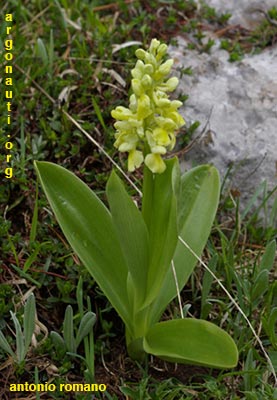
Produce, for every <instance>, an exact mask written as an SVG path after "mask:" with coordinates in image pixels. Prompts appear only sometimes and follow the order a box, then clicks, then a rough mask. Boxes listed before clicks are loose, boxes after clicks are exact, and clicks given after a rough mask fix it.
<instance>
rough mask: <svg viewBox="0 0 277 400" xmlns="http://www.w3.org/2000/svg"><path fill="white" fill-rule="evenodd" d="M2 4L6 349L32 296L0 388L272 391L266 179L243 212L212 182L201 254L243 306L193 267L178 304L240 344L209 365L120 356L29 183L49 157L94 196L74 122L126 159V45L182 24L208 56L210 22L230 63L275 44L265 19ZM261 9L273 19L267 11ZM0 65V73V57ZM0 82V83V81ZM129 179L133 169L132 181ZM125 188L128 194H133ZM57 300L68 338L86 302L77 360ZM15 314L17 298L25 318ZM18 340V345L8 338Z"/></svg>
mask: <svg viewBox="0 0 277 400" xmlns="http://www.w3.org/2000/svg"><path fill="white" fill-rule="evenodd" d="M0 11H1V12H0V15H1V24H0V31H1V38H2V40H1V42H0V46H1V50H4V40H5V23H4V21H3V16H4V15H5V14H6V13H13V17H14V22H13V25H14V29H13V33H12V38H13V40H14V48H13V54H14V62H13V68H14V69H13V80H14V84H13V91H14V100H13V102H12V124H11V126H10V127H9V128H7V126H5V124H6V122H5V121H6V113H7V112H6V104H5V102H4V100H3V97H2V101H1V104H0V109H1V113H0V115H1V128H2V131H1V137H0V142H1V154H0V158H1V175H2V182H1V186H0V210H1V213H0V241H1V242H0V243H1V244H0V245H1V252H0V273H1V274H0V328H1V331H2V332H3V336H4V337H5V338H6V341H7V342H8V344H9V345H10V347H11V349H12V350H13V351H14V352H15V353H16V349H18V348H19V347H20V346H23V345H24V343H25V345H27V344H28V343H27V342H28V340H26V336H28V334H27V333H26V331H25V330H24V329H23V333H22V332H21V333H20V330H19V327H18V325H22V326H24V320H26V318H23V312H24V307H23V304H24V303H25V300H26V298H27V297H28V295H29V294H30V293H33V294H34V296H35V300H36V310H37V314H36V316H35V340H34V338H33V340H32V341H31V343H30V346H29V345H28V346H27V347H28V348H27V352H26V354H24V352H23V353H21V356H22V357H18V353H16V354H14V355H11V354H9V352H7V351H6V350H5V348H3V346H2V347H1V348H0V383H1V384H0V396H1V398H3V399H11V398H13V397H12V394H11V393H10V392H9V384H10V383H15V382H23V383H24V382H26V381H27V382H38V381H39V382H46V381H47V382H53V383H55V384H58V383H59V382H68V381H69V382H93V381H94V380H95V381H96V382H98V383H105V384H106V385H107V387H108V390H107V392H106V394H105V395H101V394H99V396H98V395H97V396H96V398H98V397H99V398H107V399H135V400H136V399H143V400H144V399H166V400H174V399H247V400H248V399H249V400H252V399H273V398H277V390H276V386H275V385H276V375H275V377H274V369H275V374H276V369H277V334H276V321H277V284H276V261H275V251H276V248H275V240H276V234H277V229H276V220H277V218H276V214H277V212H276V210H277V205H276V201H275V203H274V205H273V209H272V210H271V211H268V207H267V201H268V198H269V197H271V196H272V195H274V193H273V192H272V193H268V192H267V190H266V184H262V185H261V187H260V188H258V189H257V193H258V192H259V193H261V192H262V193H264V197H263V200H262V202H261V203H260V204H259V206H258V207H256V208H254V207H253V205H254V203H255V200H256V198H255V197H256V196H254V197H253V198H252V199H250V200H249V203H248V205H247V206H246V208H245V209H243V210H241V208H240V204H239V192H237V191H235V190H233V188H230V187H226V186H225V185H224V182H223V187H222V197H221V203H220V208H219V211H218V215H217V218H216V222H215V225H214V229H213V232H212V235H211V237H210V239H209V241H208V244H207V247H206V250H205V253H204V256H203V259H204V261H205V262H206V263H207V264H208V265H209V267H210V269H212V271H213V272H214V273H215V274H216V276H217V277H218V278H219V280H220V281H221V282H222V283H223V284H224V287H225V288H226V289H227V290H228V291H229V293H230V294H231V296H232V298H233V299H234V300H235V301H236V303H237V306H239V307H240V309H241V311H242V312H243V314H244V316H243V315H242V313H241V312H239V311H238V309H237V306H235V305H234V302H233V301H231V300H230V298H229V297H228V296H227V295H226V293H225V292H224V291H223V290H222V287H221V286H220V285H219V282H218V281H217V280H214V278H213V277H212V276H211V275H210V274H209V273H207V272H205V270H204V269H203V266H201V265H199V268H198V269H197V270H196V272H195V274H194V275H193V277H192V278H191V280H190V283H189V285H188V287H186V288H185V290H184V291H183V292H182V293H181V297H182V300H183V304H184V312H185V313H186V314H188V315H189V316H192V317H200V316H201V317H202V318H206V319H208V320H210V321H213V322H215V323H216V324H218V325H220V326H222V327H224V329H225V330H226V331H228V332H229V333H230V334H232V336H233V337H234V339H235V341H236V343H237V345H238V348H239V353H240V362H239V365H238V367H237V368H236V369H234V370H232V371H216V370H211V369H207V368H206V369H204V368H200V367H198V368H195V367H191V366H174V365H170V364H166V363H163V362H160V361H158V360H156V359H152V358H151V359H150V360H149V363H148V365H147V366H139V365H136V364H135V363H134V362H132V361H131V360H130V359H128V357H127V355H126V351H125V343H124V340H123V337H124V335H123V326H122V324H121V322H120V320H119V318H118V317H117V316H116V314H115V313H114V311H113V310H112V309H111V306H110V304H109V303H108V302H107V300H106V299H105V297H104V296H103V295H102V293H101V291H100V289H99V288H98V287H97V285H96V284H95V282H94V281H93V280H92V278H91V277H90V275H89V274H88V273H87V271H86V270H85V269H84V267H83V266H82V265H81V263H80V261H79V260H78V258H77V257H76V256H75V255H74V254H73V253H72V251H71V249H70V248H69V246H68V244H67V243H66V241H65V239H64V237H63V235H62V233H61V231H60V229H59V227H58V225H57V223H56V221H55V218H54V217H53V214H52V212H51V210H50V208H49V205H48V203H47V201H46V199H45V197H44V195H43V193H42V190H41V188H40V187H39V186H38V185H37V178H36V176H35V174H34V167H33V161H34V160H48V161H53V162H56V163H59V164H60V165H63V166H65V167H67V168H68V169H69V170H71V171H72V172H74V173H75V174H76V175H78V176H79V177H80V178H82V179H83V180H84V181H85V182H86V183H88V184H89V186H90V187H91V188H92V189H93V190H95V191H96V193H97V194H98V195H99V196H100V197H102V198H103V194H104V188H105V184H106V180H107V177H108V175H109V172H110V171H111V168H112V164H111V162H110V160H109V158H108V157H107V155H103V153H101V151H99V149H98V148H97V146H96V145H95V144H94V143H92V142H91V141H90V140H89V139H88V137H87V136H86V134H85V133H84V130H85V132H88V133H89V135H91V137H93V138H94V140H95V141H97V142H98V143H99V144H100V145H101V146H103V148H104V149H105V151H106V152H107V154H108V156H110V157H112V158H113V159H114V160H115V161H116V162H117V163H118V164H119V165H120V166H121V167H122V168H125V158H124V157H122V156H119V154H118V153H117V152H116V149H115V148H114V147H113V135H114V129H113V126H112V124H113V121H112V119H111V116H110V111H111V109H113V108H114V107H115V106H116V105H119V104H125V103H126V101H127V98H128V89H129V80H130V68H132V67H133V65H134V60H135V58H134V50H135V49H136V48H137V46H138V45H139V43H137V44H136V43H130V42H140V43H142V45H147V44H148V43H149V42H150V40H151V38H153V37H157V38H158V39H160V40H162V41H164V42H166V43H172V44H176V36H177V35H178V34H180V35H185V36H186V38H187V39H188V40H189V41H190V45H189V47H190V48H191V49H194V50H196V51H206V52H209V51H210V49H211V47H212V46H213V44H214V42H213V41H212V40H210V39H207V38H206V37H205V31H207V30H210V31H213V32H214V33H215V34H216V33H217V32H220V38H221V40H222V47H223V48H225V49H226V50H227V51H229V53H230V61H233V62H234V61H237V60H240V59H241V57H243V54H244V52H246V51H248V52H249V51H250V52H256V51H262V49H263V48H264V47H266V46H271V45H274V43H276V35H277V28H276V26H275V25H274V24H271V23H270V21H269V19H268V18H266V17H265V19H264V21H263V22H262V24H261V25H260V26H259V27H258V29H256V30H255V31H246V30H243V29H239V28H237V30H236V31H234V30H232V29H230V27H229V25H228V19H229V17H230V15H227V14H225V15H217V14H216V12H215V10H214V9H212V8H210V7H209V6H207V5H205V4H204V3H203V4H202V6H201V7H200V8H199V7H197V6H196V4H195V2H194V1H193V0H187V1H184V0H182V1H181V0H178V1H174V2H171V1H162V0H160V1H157V0H155V1H135V0H134V1H132V0H126V1H123V0H122V1H116V2H109V1H90V0H85V1H81V0H72V1H69V0H52V1H45V0H10V1H9V2H4V4H2V5H1V8H0ZM268 15H269V16H270V19H271V20H277V11H276V9H274V8H273V9H272V10H270V12H269V14H268ZM1 62H2V65H1V71H2V74H1V75H2V77H3V71H4V63H3V57H1ZM184 73H189V74H191V73H193V71H192V70H191V69H190V68H189V66H187V65H186V66H183V68H182V69H180V70H178V71H177V70H176V74H177V76H179V77H181V76H182V74H184ZM1 85H2V89H3V86H4V85H3V81H2V83H1ZM2 91H3V90H2ZM188 96H189V93H183V94H182V96H181V99H182V100H183V101H185V100H186V99H187V97H188ZM184 115H185V111H184ZM197 128H198V124H195V125H193V126H189V127H186V128H185V129H183V130H182V131H180V132H179V134H178V143H179V148H178V154H180V156H181V155H182V153H183V152H185V151H186V146H189V145H190V143H191V136H192V134H193V132H194V131H195V130H196V129H197ZM7 129H9V130H10V131H11V133H12V141H13V143H14V148H13V150H12V155H13V159H12V166H13V170H14V176H13V178H12V179H10V180H8V179H5V178H4V173H3V171H4V168H5V157H6V155H5V150H3V144H4V143H5V140H6V136H5V132H6V130H7ZM198 129H200V130H201V127H200V128H198ZM140 180H141V174H140V172H137V174H136V184H137V185H138V187H140ZM130 192H131V193H132V188H130ZM133 195H134V199H136V198H135V192H134V193H133ZM260 211H263V215H264V217H263V218H261V217H260V215H261V214H260ZM68 306H71V307H68ZM66 309H67V310H71V311H72V321H73V322H72V324H73V330H74V332H75V334H76V332H77V329H78V327H79V326H80V323H81V320H82V317H83V315H84V313H85V312H87V311H92V312H94V313H95V314H96V317H97V318H96V322H95V325H94V328H93V332H94V334H93V335H94V337H92V334H90V335H89V336H88V337H87V338H85V339H84V340H82V341H81V343H80V346H78V348H77V349H76V348H75V349H73V350H75V351H74V352H75V353H76V352H77V356H76V354H75V355H72V354H69V352H70V346H69V347H68V346H67V344H66V337H65V336H63V331H64V332H68V329H69V328H68V327H69V326H70V323H71V322H70V321H71V320H70V315H71V314H70V313H71V311H67V317H66V319H65V321H64V317H65V312H66ZM10 312H12V313H14V314H13V315H14V316H15V315H16V316H17V318H16V319H17V321H18V325H16V324H15V326H14V321H15V319H14V318H13V320H12V319H11V313H10ZM26 312H28V310H27V311H26V307H25V317H26ZM29 312H30V310H29ZM179 312H180V311H179V309H178V305H177V302H176V303H173V304H172V305H171V306H170V307H169V309H168V310H167V313H166V316H165V318H170V317H171V316H172V315H174V316H177V317H178V316H179ZM245 317H247V319H248V322H247V321H246V319H245ZM249 323H250V324H251V326H252V327H253V329H254V331H255V332H256V335H254V334H253V332H252V330H251V328H250V326H249ZM50 332H56V333H60V335H61V337H63V339H64V345H62V344H61V342H58V343H59V345H57V342H55V340H53V336H55V334H54V335H53V334H50ZM24 335H25V336H24ZM22 336H24V337H25V342H24V343H21V342H20V340H19V339H18V338H19V337H22ZM2 343H3V339H2ZM26 343H27V344H26ZM92 343H94V345H92ZM55 344H56V345H55ZM188 345H189V344H188ZM88 349H89V350H90V353H88ZM71 350H72V349H71ZM71 352H72V351H71ZM92 353H94V354H95V368H94V366H93V364H92V363H91V364H90V366H89V367H90V368H88V365H86V362H85V360H86V359H87V357H88V354H90V355H91V354H92ZM269 361H271V365H270V363H269ZM21 395H22V397H20V398H24V399H25V398H26V399H33V398H36V399H39V398H41V399H49V398H54V399H59V398H63V399H64V398H68V399H71V398H72V399H75V398H76V399H91V398H92V397H91V395H85V394H77V393H76V394H73V393H71V394H64V393H59V392H56V393H54V394H49V393H36V394H34V393H26V392H25V393H22V394H21ZM51 396H52V397H51ZM65 396H67V397H65ZM101 396H102V397H101ZM14 398H17V397H14Z"/></svg>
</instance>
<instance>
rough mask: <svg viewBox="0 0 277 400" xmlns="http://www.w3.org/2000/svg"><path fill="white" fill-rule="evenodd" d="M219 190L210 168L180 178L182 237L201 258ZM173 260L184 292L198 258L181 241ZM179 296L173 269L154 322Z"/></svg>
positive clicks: (157, 304)
mask: <svg viewBox="0 0 277 400" xmlns="http://www.w3.org/2000/svg"><path fill="white" fill-rule="evenodd" d="M219 190H220V182H219V175H218V172H217V170H216V169H215V168H214V167H212V166H209V165H203V166H199V167H196V168H194V169H192V170H190V171H189V172H187V173H185V174H184V175H183V176H182V178H181V190H180V197H179V198H178V227H179V234H180V236H181V237H182V239H183V240H184V241H185V242H186V243H187V244H188V245H189V246H190V247H191V248H192V250H193V251H194V252H195V253H196V254H197V255H198V256H200V255H201V253H202V251H203V249H204V246H205V244H206V242H207V239H208V237H209V234H210V231H211V227H212V223H213V221H214V217H215V214H216V210H217V206H218V200H219ZM173 260H174V267H175V270H176V275H177V279H178V287H179V289H180V290H182V288H183V287H184V285H185V284H186V282H187V280H188V278H189V276H190V275H191V273H192V271H193V269H194V267H195V265H196V263H197V259H196V257H195V256H194V255H193V254H192V253H191V252H190V251H189V250H188V249H187V248H186V247H185V246H184V245H183V244H182V243H181V242H180V241H178V244H177V247H176V251H175V254H174V258H173ZM176 296H177V290H176V284H175V281H174V278H173V273H172V270H171V269H170V270H169V271H168V273H167V275H166V277H165V279H164V283H163V286H162V289H161V290H160V293H159V295H158V297H157V299H156V300H155V302H154V303H153V306H152V310H151V311H150V314H151V317H150V320H151V321H152V323H155V322H157V321H158V319H159V318H160V315H161V314H162V312H163V311H164V309H165V308H166V306H167V304H168V303H169V302H170V301H171V300H172V299H173V298H174V297H176Z"/></svg>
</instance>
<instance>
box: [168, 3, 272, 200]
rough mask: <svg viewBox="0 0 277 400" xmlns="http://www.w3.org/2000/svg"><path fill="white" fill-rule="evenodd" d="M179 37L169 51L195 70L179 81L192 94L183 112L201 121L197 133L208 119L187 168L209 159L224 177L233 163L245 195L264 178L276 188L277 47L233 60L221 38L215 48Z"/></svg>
mask: <svg viewBox="0 0 277 400" xmlns="http://www.w3.org/2000/svg"><path fill="white" fill-rule="evenodd" d="M216 3H217V4H220V5H221V6H222V3H228V5H230V4H231V3H233V4H234V3H236V4H237V3H238V2H237V1H230V2H221V1H216V0H214V1H212V0H211V1H210V2H209V5H210V4H211V5H212V4H216ZM239 3H243V5H244V6H245V4H246V3H250V2H249V1H241V2H239ZM275 3H276V2H275ZM222 7H223V6H222ZM222 7H221V8H222ZM237 9H238V7H237ZM237 11H238V10H237ZM177 40H178V46H177V47H170V48H169V53H170V55H171V56H172V57H173V58H174V59H175V62H176V66H183V67H189V66H191V67H192V70H193V75H192V76H189V75H184V76H183V77H182V79H181V81H180V84H179V89H178V90H179V91H180V92H181V93H182V94H188V95H189V99H188V100H187V101H186V103H185V107H184V109H183V110H182V114H183V115H184V117H185V119H186V121H187V122H188V124H191V123H192V122H194V121H200V122H201V126H200V128H198V131H197V132H196V136H197V134H199V132H200V131H201V129H203V127H204V126H205V124H206V122H207V121H208V120H209V124H208V127H207V130H206V133H205V134H204V135H203V137H202V138H201V140H198V141H196V143H195V145H194V146H193V148H192V149H191V150H190V151H189V152H188V153H186V154H185V156H184V160H183V162H182V166H183V168H184V169H185V168H187V167H191V166H192V165H193V164H195V163H197V164H199V163H207V162H208V163H212V164H214V165H215V166H216V167H217V168H218V169H219V171H220V173H221V176H222V177H224V176H225V175H226V173H227V171H228V170H229V168H230V166H233V169H232V170H233V175H232V187H234V188H236V189H238V190H239V191H240V193H241V199H242V201H244V200H245V201H246V200H247V199H250V198H251V196H252V195H253V193H254V192H255V190H256V189H257V188H258V186H260V185H261V184H262V182H263V181H267V183H268V188H269V189H273V188H274V187H275V186H276V185H277V101H276V99H277V47H276V46H275V47H274V48H270V49H266V50H264V51H263V52H262V53H261V54H256V55H246V56H245V57H244V58H243V60H242V61H241V62H239V63H230V62H229V61H228V59H229V54H228V53H227V52H226V51H225V50H222V49H220V42H219V40H218V39H216V45H215V46H214V47H213V48H212V51H211V54H206V53H201V54H200V53H199V52H198V51H196V50H189V49H188V48H187V44H188V43H187V41H186V40H185V39H184V38H181V37H178V38H177Z"/></svg>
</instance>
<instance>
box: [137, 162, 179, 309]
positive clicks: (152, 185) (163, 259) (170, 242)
mask: <svg viewBox="0 0 277 400" xmlns="http://www.w3.org/2000/svg"><path fill="white" fill-rule="evenodd" d="M147 174H148V176H147V175H146V177H145V178H144V179H146V184H145V185H144V188H143V208H142V210H143V216H144V219H145V221H146V225H147V227H148V232H149V247H150V262H149V270H148V279H147V281H148V282H147V294H148V296H147V298H148V304H149V303H150V301H152V300H153V299H154V298H155V297H156V296H157V295H158V293H159V292H160V290H161V286H162V284H163V281H164V279H165V276H166V274H167V272H168V270H169V268H170V262H171V259H172V257H173V254H174V251H175V248H176V244H177V238H178V230H177V193H176V192H177V191H178V183H179V163H178V160H177V159H176V158H173V159H170V160H167V161H166V170H165V172H163V173H162V174H155V175H154V174H151V173H150V172H149V171H148V172H147ZM147 180H148V183H147ZM146 303H147V301H146ZM145 305H147V304H145Z"/></svg>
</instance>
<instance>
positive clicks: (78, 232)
mask: <svg viewBox="0 0 277 400" xmlns="http://www.w3.org/2000/svg"><path fill="white" fill-rule="evenodd" d="M166 54H167V46H166V44H161V43H160V41H158V40H157V39H153V40H152V41H151V44H150V47H149V49H148V50H143V49H138V50H137V51H136V56H137V58H138V60H137V63H136V65H135V68H134V69H133V70H132V71H131V74H132V78H133V79H132V83H131V89H132V94H131V96H130V99H129V107H128V108H127V107H123V106H119V107H116V108H115V109H114V110H113V111H112V116H113V117H114V118H115V119H116V122H115V124H114V126H115V128H116V133H115V138H116V141H115V147H116V148H117V149H118V150H119V151H120V152H127V153H128V171H129V172H133V171H134V170H135V169H136V168H140V167H141V165H142V164H144V167H143V168H144V170H143V185H142V206H141V209H139V208H138V207H137V206H136V205H135V203H134V202H133V200H132V198H131V197H130V195H129V194H128V193H127V191H126V189H125V186H124V184H123V182H122V181H121V179H120V178H119V177H118V176H117V174H116V172H115V171H112V172H111V175H110V177H109V179H108V182H107V186H106V195H107V200H108V205H109V207H106V206H105V205H104V203H103V202H102V201H101V200H100V199H99V198H98V197H97V195H96V194H95V193H94V192H93V191H92V190H90V188H89V187H88V186H87V185H85V183H83V182H82V181H81V180H80V179H79V178H77V177H76V176H75V175H74V174H72V173H71V172H69V171H67V170H66V169H64V168H62V167H61V166H59V165H55V164H53V163H49V162H36V163H35V167H36V170H37V173H38V176H39V179H40V181H41V184H42V187H43V189H44V192H45V194H46V196H47V198H48V200H49V203H50V205H51V207H52V209H53V211H54V214H55V216H56V218H57V220H58V222H59V224H60V226H61V228H62V230H63V232H64V235H65V236H66V238H67V240H68V242H69V243H70V245H71V246H72V248H73V250H74V251H75V252H76V254H77V255H78V256H79V258H80V260H81V261H82V263H83V264H84V265H85V266H86V268H87V269H88V271H89V272H90V273H91V275H92V276H93V278H94V279H95V281H96V282H97V284H98V285H99V287H100V288H101V289H102V291H103V293H104V294H105V295H106V297H107V298H108V299H109V301H110V303H111V304H112V306H113V307H114V308H115V310H116V311H117V313H118V314H119V316H120V317H121V319H122V320H123V322H124V324H125V330H126V344H127V350H128V353H129V355H130V356H131V357H132V358H133V359H135V360H138V361H143V360H144V359H145V357H146V355H147V354H153V355H156V356H158V357H160V358H162V359H164V360H167V361H172V362H177V363H189V364H198V365H199V364H200V365H205V366H212V367H217V368H232V367H234V366H236V364H237V360H238V352H237V347H236V345H235V343H234V341H233V339H232V338H231V337H230V336H229V334H227V333H226V332H225V331H224V330H222V329H221V328H219V327H217V326H216V325H214V324H213V323H211V322H208V321H205V320H198V319H194V318H180V319H174V320H167V321H162V322H159V320H160V319H161V317H162V314H163V312H164V310H165V309H166V307H167V305H168V304H169V303H170V301H171V300H173V299H174V298H175V297H176V296H177V295H178V293H179V292H180V291H181V290H182V288H183V287H184V285H185V284H186V282H187V281H188V278H189V277H190V275H191V273H192V272H193V269H194V267H195V265H196V263H197V258H196V256H198V257H199V256H200V255H201V253H202V251H203V248H204V246H205V244H206V241H207V239H208V236H209V233H210V230H211V227H212V223H213V220H214V217H215V213H216V210H217V205H218V200H219V191H220V182H219V175H218V172H217V170H216V169H215V168H214V167H213V166H209V165H202V166H198V167H196V168H193V169H191V170H189V171H188V172H186V173H185V174H183V175H182V176H181V174H180V167H179V162H178V159H177V158H176V157H171V158H167V159H164V158H163V156H165V154H166V153H167V152H168V151H170V150H172V149H173V147H174V145H175V133H176V131H177V130H178V129H179V128H180V127H181V126H182V125H183V124H184V123H185V121H184V119H183V118H182V116H181V115H180V114H179V112H178V108H179V107H180V106H181V105H182V103H181V102H180V101H177V100H170V99H169V96H168V93H169V92H172V91H173V90H174V89H175V88H176V87H177V85H178V79H177V78H176V77H169V74H170V72H171V68H172V65H173V60H171V59H168V60H165V57H166ZM179 239H181V240H182V241H183V242H185V243H186V244H187V247H183V244H182V243H181V242H180V240H179ZM189 248H190V249H192V250H193V251H192V252H191V251H190V250H189Z"/></svg>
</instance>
